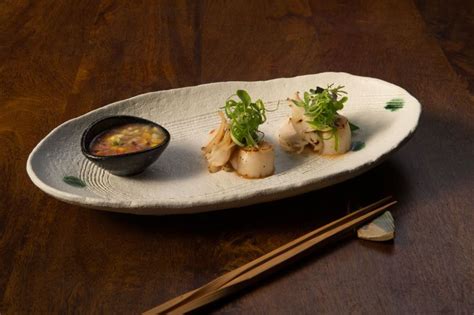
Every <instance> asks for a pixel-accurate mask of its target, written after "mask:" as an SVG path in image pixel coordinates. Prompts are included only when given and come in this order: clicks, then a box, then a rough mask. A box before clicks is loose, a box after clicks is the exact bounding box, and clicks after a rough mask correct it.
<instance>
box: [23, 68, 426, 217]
mask: <svg viewBox="0 0 474 315" xmlns="http://www.w3.org/2000/svg"><path fill="white" fill-rule="evenodd" d="M333 82H334V83H335V84H336V85H338V84H341V85H344V86H345V87H346V88H345V90H346V91H347V92H348V93H349V101H348V102H347V103H346V106H345V108H344V110H343V111H342V114H343V115H345V116H346V117H348V118H349V120H350V121H351V122H354V123H355V124H356V125H358V126H359V127H360V130H358V131H356V132H355V133H354V134H353V144H354V145H353V148H354V150H353V151H350V152H348V153H347V154H345V155H343V156H339V157H333V158H332V157H322V156H319V155H317V154H303V155H295V154H287V153H285V152H283V151H281V150H280V148H279V146H278V144H277V143H278V142H277V135H276V134H277V131H278V129H279V127H280V126H281V124H282V122H283V121H284V119H285V118H286V117H288V115H289V113H290V109H289V107H288V106H287V103H286V102H285V101H284V100H285V99H286V98H287V97H288V96H292V95H293V94H294V92H295V91H303V90H309V89H310V88H314V87H315V86H316V85H319V86H323V87H325V86H326V85H327V84H329V83H333ZM237 89H246V90H247V91H248V92H249V94H250V95H251V96H252V98H253V99H257V98H261V99H262V100H263V101H264V102H265V103H266V104H267V108H269V109H272V108H275V107H276V104H277V103H278V101H279V100H282V101H281V104H280V106H279V107H278V109H277V110H276V111H275V112H271V113H268V121H267V122H266V123H265V124H264V125H263V126H262V127H261V130H262V131H263V132H265V135H266V139H267V140H269V141H271V142H272V143H273V144H274V147H275V149H276V173H275V175H273V176H270V177H268V178H264V179H258V180H248V179H243V178H240V177H238V176H237V175H236V174H235V173H227V172H218V173H214V174H209V173H208V171H207V168H206V163H205V161H204V159H203V157H202V155H201V152H200V148H201V146H203V145H204V144H205V142H206V141H207V139H208V132H209V131H210V130H211V129H214V128H216V127H217V126H218V124H219V118H218V115H217V113H216V112H217V110H218V108H219V107H221V106H222V105H223V103H224V101H225V100H226V99H227V97H228V96H229V95H231V94H233V93H235V91H236V90H237ZM387 102H388V105H389V106H388V108H386V106H387ZM400 105H402V106H400ZM420 113H421V106H420V103H419V102H418V101H417V100H416V99H415V98H414V97H413V96H411V95H410V94H409V93H408V92H407V91H405V90H404V89H402V88H400V87H398V86H396V85H393V84H390V83H387V82H385V81H382V80H378V79H373V78H367V77H360V76H355V75H351V74H347V73H334V72H326V73H320V74H314V75H306V76H299V77H294V78H282V79H275V80H270V81H260V82H222V83H211V84H206V85H200V86H195V87H185V88H180V89H174V90H167V91H160V92H152V93H147V94H143V95H138V96H136V97H133V98H130V99H127V100H123V101H119V102H116V103H113V104H110V105H108V106H104V107H102V108H100V109H97V110H95V111H92V112H89V113H87V114H85V115H83V116H80V117H78V118H75V119H72V120H70V121H67V122H65V123H64V124H62V125H60V126H59V127H57V128H56V129H54V130H53V131H51V133H50V134H48V135H47V136H46V137H45V138H44V139H43V140H42V141H41V142H40V143H39V144H38V145H37V146H36V147H35V149H34V150H33V151H32V152H31V154H30V156H29V158H28V163H27V171H28V174H29V176H30V178H31V179H32V181H33V182H34V183H35V185H37V186H38V187H39V188H40V189H42V190H43V191H44V192H46V193H48V194H50V195H51V196H53V197H55V198H58V199H60V200H63V201H65V202H68V203H72V204H78V205H82V206H85V207H91V208H97V209H104V210H112V211H117V212H129V213H136V214H155V215H162V214H177V213H193V212H203V211H211V210H217V209H224V208H230V207H238V206H244V205H249V204H253V203H259V202H265V201H270V200H276V199H281V198H285V197H289V196H293V195H297V194H300V193H304V192H307V191H310V190H315V189H319V188H322V187H326V186H329V185H332V184H335V183H338V182H341V181H344V180H346V179H349V178H351V177H354V176H356V175H358V174H360V173H362V172H364V171H366V170H368V169H370V168H371V167H373V166H375V165H376V164H377V162H380V161H381V160H382V159H384V158H385V157H387V156H388V155H389V154H390V153H392V152H393V151H394V150H395V149H397V148H398V147H399V146H400V145H401V144H403V143H404V142H405V141H406V140H407V139H408V138H409V137H410V136H411V134H412V133H413V132H414V130H415V128H416V126H417V124H418V119H419V116H420ZM109 115H133V116H139V117H143V118H146V119H150V120H152V121H155V122H157V123H159V124H161V125H163V126H164V127H165V128H167V129H168V130H169V131H170V133H171V142H170V145H169V147H168V148H167V149H166V150H165V152H164V153H163V155H162V156H161V158H160V159H159V160H158V162H156V163H155V164H153V165H152V166H151V167H150V168H148V169H147V170H146V171H145V172H144V173H142V174H140V175H137V176H133V177H117V176H114V175H111V174H109V173H107V172H106V171H103V170H101V169H100V168H98V167H96V166H95V165H93V164H92V163H90V162H89V161H87V160H86V159H85V158H84V157H83V155H82V154H81V149H80V137H81V134H82V131H83V130H84V129H85V128H86V127H87V126H88V125H89V124H91V123H92V122H93V121H95V120H97V119H99V118H102V117H105V116H109ZM68 176H69V177H68ZM65 177H67V178H71V177H73V178H76V177H77V178H78V179H79V180H78V182H79V183H80V184H81V185H73V184H74V181H72V183H71V181H68V180H66V181H64V178H65ZM81 180H82V181H81ZM82 184H85V186H84V185H82ZM82 186H84V187H82Z"/></svg>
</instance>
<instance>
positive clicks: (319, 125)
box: [291, 83, 358, 150]
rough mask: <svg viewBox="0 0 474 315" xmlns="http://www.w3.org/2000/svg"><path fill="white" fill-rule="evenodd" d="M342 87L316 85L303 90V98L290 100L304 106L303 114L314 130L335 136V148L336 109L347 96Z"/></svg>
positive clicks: (338, 108) (336, 141)
mask: <svg viewBox="0 0 474 315" xmlns="http://www.w3.org/2000/svg"><path fill="white" fill-rule="evenodd" d="M343 88H344V86H342V85H338V86H337V87H334V83H333V84H329V85H328V86H327V88H325V89H323V88H321V87H319V86H318V87H317V88H316V89H310V90H309V92H306V91H305V92H304V94H303V99H292V100H291V102H293V103H294V104H295V105H296V106H298V107H302V108H304V111H305V116H306V117H308V119H309V120H308V121H307V123H308V124H309V125H310V126H311V127H312V128H313V129H314V130H316V131H320V132H327V131H330V132H331V133H332V135H331V136H330V138H331V137H333V136H334V137H335V139H334V140H335V143H334V144H335V147H336V150H337V147H338V143H339V141H338V140H339V139H338V137H337V133H336V131H337V126H336V119H337V117H338V115H337V111H339V110H341V109H343V108H344V103H346V102H347V100H348V98H347V96H344V94H347V92H346V91H344V90H343ZM354 128H355V130H356V129H358V127H357V126H355V125H353V126H352V127H351V129H353V130H354Z"/></svg>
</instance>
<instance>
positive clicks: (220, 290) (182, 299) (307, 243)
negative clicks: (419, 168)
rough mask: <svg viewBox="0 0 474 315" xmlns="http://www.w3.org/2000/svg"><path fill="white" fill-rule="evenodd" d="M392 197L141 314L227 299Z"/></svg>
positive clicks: (377, 209)
mask: <svg viewBox="0 0 474 315" xmlns="http://www.w3.org/2000/svg"><path fill="white" fill-rule="evenodd" d="M395 203H396V201H395V200H392V197H386V198H384V199H381V200H379V201H377V202H375V203H373V204H370V205H368V206H366V207H364V208H362V209H359V210H357V211H354V212H352V213H350V214H348V215H346V216H344V217H342V218H340V219H338V220H335V221H333V222H331V223H329V224H327V225H324V226H322V227H320V228H318V229H316V230H313V231H311V232H309V233H307V234H305V235H303V236H301V237H299V238H297V239H295V240H293V241H291V242H289V243H287V244H285V245H283V246H281V247H278V248H277V249H275V250H273V251H271V252H269V253H268V254H265V255H263V256H261V257H259V258H257V259H255V260H253V261H251V262H249V263H247V264H245V265H243V266H241V267H239V268H237V269H234V270H232V271H230V272H228V273H226V274H224V275H222V276H220V277H218V278H216V279H214V280H213V281H211V282H209V283H207V284H206V285H204V286H202V287H200V288H198V289H195V290H193V291H190V292H187V293H185V294H182V295H180V296H178V297H176V298H174V299H171V300H169V301H167V302H165V303H163V304H161V305H158V306H156V307H154V308H152V309H150V310H148V311H146V312H145V313H143V314H147V315H149V314H183V313H187V312H191V311H193V310H196V309H198V308H200V307H202V306H204V305H207V304H210V303H212V302H214V301H216V300H218V299H220V298H223V297H225V296H228V295H230V294H232V293H234V292H236V291H238V290H240V289H242V288H244V287H246V286H247V285H249V284H252V283H253V282H254V281H256V280H257V278H258V277H259V276H262V275H265V274H267V273H269V272H271V271H273V270H275V269H276V268H277V267H282V266H283V264H284V263H288V262H290V261H291V260H292V259H293V258H296V257H299V256H301V255H302V254H303V253H305V252H307V251H308V250H309V249H312V248H315V247H316V245H319V246H321V245H323V244H325V243H327V242H328V241H330V240H333V239H334V238H335V237H337V236H340V235H341V234H343V233H344V232H348V231H351V230H353V229H354V228H356V227H358V226H360V225H362V224H364V223H365V222H367V221H369V220H370V219H372V218H374V217H376V216H377V215H380V214H381V213H382V212H383V211H384V210H385V209H387V208H388V207H390V206H392V205H394V204H395Z"/></svg>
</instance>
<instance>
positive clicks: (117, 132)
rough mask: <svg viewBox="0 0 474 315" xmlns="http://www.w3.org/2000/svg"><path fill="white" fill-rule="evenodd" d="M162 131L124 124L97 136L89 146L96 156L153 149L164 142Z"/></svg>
mask: <svg viewBox="0 0 474 315" xmlns="http://www.w3.org/2000/svg"><path fill="white" fill-rule="evenodd" d="M165 137H166V136H165V134H164V133H163V131H162V130H161V129H160V128H158V127H156V126H154V125H150V124H141V123H133V124H125V125H122V126H119V127H115V128H112V129H110V130H107V131H104V132H103V133H101V134H99V135H98V136H97V137H96V138H95V139H94V140H93V141H92V143H91V145H90V152H91V153H92V154H94V155H98V156H110V155H119V154H126V153H132V152H139V151H144V150H148V149H151V148H154V147H156V146H158V145H160V144H161V143H163V141H164V140H165Z"/></svg>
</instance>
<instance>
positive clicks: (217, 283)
mask: <svg viewBox="0 0 474 315" xmlns="http://www.w3.org/2000/svg"><path fill="white" fill-rule="evenodd" d="M391 199H392V197H391V196H389V197H385V198H383V199H381V200H379V201H377V202H374V203H372V204H370V205H368V206H366V207H364V208H362V209H359V210H357V211H355V212H353V213H351V214H349V215H347V216H345V217H343V218H340V219H338V220H336V221H333V222H331V223H329V224H327V225H325V226H323V227H320V228H318V229H316V230H314V231H312V232H309V233H307V234H305V235H303V236H301V237H299V238H297V239H295V240H293V241H291V242H289V243H287V244H285V245H283V246H281V247H279V248H277V249H275V250H273V251H271V252H269V253H268V254H265V255H263V256H261V257H259V258H257V259H255V260H253V261H251V262H249V263H247V264H245V265H243V266H241V267H239V268H237V269H235V270H233V271H230V272H228V273H226V274H224V275H222V276H220V277H218V278H216V279H215V280H213V281H211V282H209V283H208V284H206V285H204V286H202V287H200V288H198V289H195V290H193V291H190V292H187V293H185V294H182V295H180V296H178V297H176V298H174V299H171V300H169V301H167V302H165V303H163V304H161V305H159V306H157V307H155V308H153V309H150V310H149V311H147V312H145V313H144V314H160V313H165V312H169V311H170V310H171V309H172V308H176V307H177V306H178V305H180V304H183V303H185V302H187V301H189V300H191V299H195V298H197V297H199V296H202V295H204V294H206V293H208V292H211V291H213V290H215V289H217V288H220V287H221V286H223V285H224V284H226V283H228V282H229V281H231V280H232V279H234V278H236V277H237V276H239V275H240V274H242V273H244V272H246V271H247V270H249V269H251V268H254V267H255V266H258V265H259V264H262V263H264V262H265V261H267V260H269V259H271V258H273V257H275V256H277V255H279V254H281V253H282V252H284V251H286V250H288V249H290V248H292V247H294V246H296V245H298V244H300V243H301V242H304V241H305V240H307V239H308V238H310V237H314V236H315V235H316V234H318V233H322V232H324V231H326V230H328V229H330V228H331V227H333V226H335V225H337V224H341V223H342V222H344V221H347V220H350V219H351V218H352V217H355V216H357V215H360V214H363V213H365V212H367V211H370V210H372V209H375V208H376V207H379V206H381V205H383V204H385V203H387V202H388V201H390V200H391Z"/></svg>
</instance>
